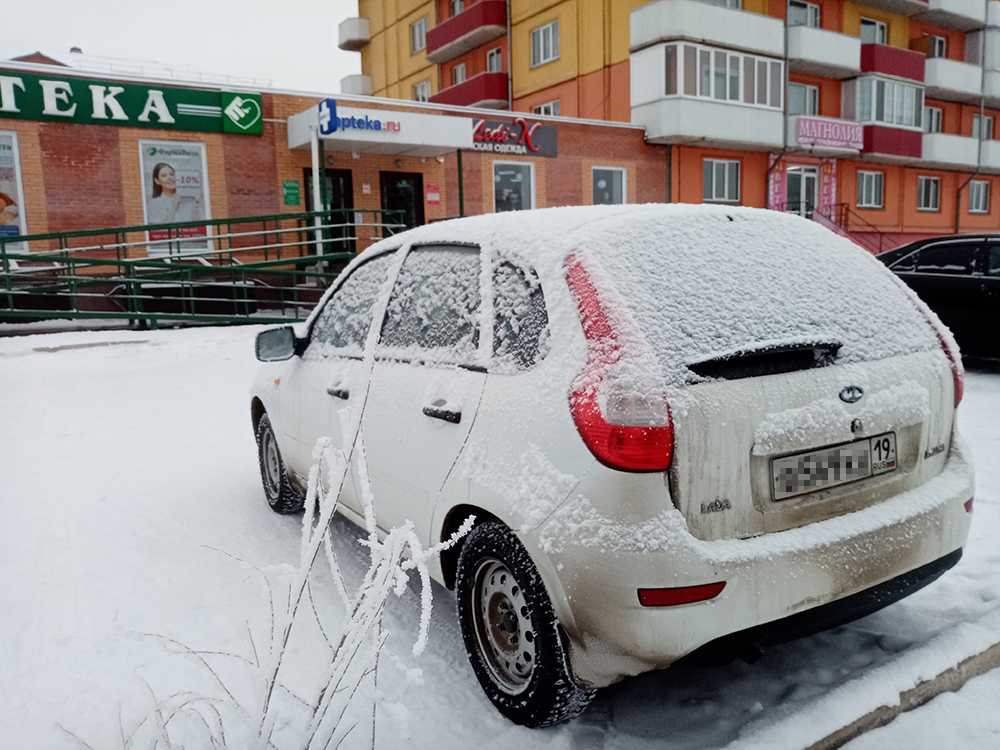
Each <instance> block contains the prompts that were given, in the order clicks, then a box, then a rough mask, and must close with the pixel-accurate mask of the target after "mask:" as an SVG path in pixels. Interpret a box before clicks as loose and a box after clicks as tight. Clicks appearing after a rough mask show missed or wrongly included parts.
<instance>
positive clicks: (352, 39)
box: [337, 18, 372, 52]
mask: <svg viewBox="0 0 1000 750" xmlns="http://www.w3.org/2000/svg"><path fill="white" fill-rule="evenodd" d="M337 34H338V42H337V46H338V47H340V48H341V49H343V50H348V51H349V52H357V51H358V50H360V49H361V48H362V47H364V46H365V45H366V44H368V42H370V41H371V38H372V34H371V25H370V24H369V23H368V19H367V18H348V19H346V20H345V21H343V22H342V23H341V24H340V26H339V27H338V28H337Z"/></svg>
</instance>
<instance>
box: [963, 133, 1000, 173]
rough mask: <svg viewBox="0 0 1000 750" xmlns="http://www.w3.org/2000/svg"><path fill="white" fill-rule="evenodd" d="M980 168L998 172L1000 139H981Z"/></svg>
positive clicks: (999, 166) (999, 167)
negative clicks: (981, 161)
mask: <svg viewBox="0 0 1000 750" xmlns="http://www.w3.org/2000/svg"><path fill="white" fill-rule="evenodd" d="M969 140H972V139H971V138H970V139H969ZM982 168H983V169H984V170H988V171H990V172H1000V141H983V167H982Z"/></svg>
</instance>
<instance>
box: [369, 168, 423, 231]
mask: <svg viewBox="0 0 1000 750" xmlns="http://www.w3.org/2000/svg"><path fill="white" fill-rule="evenodd" d="M379 181H380V182H381V183H382V209H383V210H385V211H390V210H392V211H403V212H404V214H403V223H404V224H406V228H407V229H412V228H413V227H418V226H420V225H421V224H423V223H424V176H423V175H422V174H420V173H419V172H379Z"/></svg>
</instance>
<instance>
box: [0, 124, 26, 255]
mask: <svg viewBox="0 0 1000 750" xmlns="http://www.w3.org/2000/svg"><path fill="white" fill-rule="evenodd" d="M17 157H18V154H17V133H13V132H3V131H0V237H3V238H4V239H6V238H8V237H17V236H19V235H23V234H26V233H27V232H26V231H25V228H24V211H23V210H22V207H23V205H24V191H23V190H22V187H21V170H20V164H19V163H18V158H17ZM7 248H8V249H9V250H11V251H12V252H17V251H19V250H20V248H15V247H14V246H13V245H8V246H7Z"/></svg>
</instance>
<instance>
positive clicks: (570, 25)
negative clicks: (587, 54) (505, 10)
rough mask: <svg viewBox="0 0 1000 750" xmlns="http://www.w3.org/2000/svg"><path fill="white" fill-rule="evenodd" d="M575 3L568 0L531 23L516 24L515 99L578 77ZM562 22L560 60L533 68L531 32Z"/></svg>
mask: <svg viewBox="0 0 1000 750" xmlns="http://www.w3.org/2000/svg"><path fill="white" fill-rule="evenodd" d="M575 10H576V3H575V0H567V1H565V2H562V3H558V4H556V5H554V6H553V7H550V8H549V9H548V10H547V11H545V12H544V13H538V14H536V15H534V16H532V17H531V18H529V19H528V20H527V21H523V22H522V23H520V24H516V25H514V26H513V27H512V29H511V35H512V36H513V40H512V41H513V44H512V48H513V58H514V60H513V65H512V66H511V70H512V71H513V73H514V85H515V87H514V96H515V97H519V96H525V95H527V94H530V93H531V92H533V91H538V90H539V89H544V88H547V87H549V86H554V85H555V84H557V83H562V82H563V81H568V80H570V79H572V78H576V76H577V75H578V74H579V72H578V67H577V53H578V48H579V45H578V44H577V22H576V13H575ZM556 19H558V20H559V59H557V60H553V61H552V62H550V63H546V64H544V65H539V66H538V67H537V68H532V67H531V32H532V30H533V29H537V28H538V27H539V26H544V25H545V24H547V23H550V22H552V21H555V20H556Z"/></svg>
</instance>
